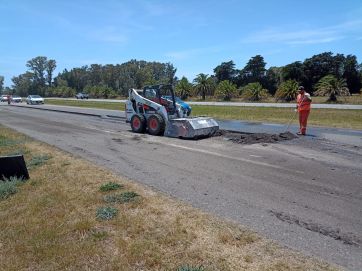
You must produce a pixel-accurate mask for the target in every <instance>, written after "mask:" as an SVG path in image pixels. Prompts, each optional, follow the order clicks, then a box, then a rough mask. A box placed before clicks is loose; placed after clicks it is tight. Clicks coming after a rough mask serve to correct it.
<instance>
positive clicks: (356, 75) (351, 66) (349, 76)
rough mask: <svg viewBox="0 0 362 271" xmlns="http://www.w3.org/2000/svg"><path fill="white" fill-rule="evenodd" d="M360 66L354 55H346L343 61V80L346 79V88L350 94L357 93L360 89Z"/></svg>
mask: <svg viewBox="0 0 362 271" xmlns="http://www.w3.org/2000/svg"><path fill="white" fill-rule="evenodd" d="M360 72H361V70H360V66H359V65H358V62H357V58H356V56H355V55H348V56H346V58H345V61H344V73H343V78H345V79H346V82H347V87H348V89H349V91H350V92H351V93H358V92H359V91H360V89H361V87H362V85H361V83H362V82H361V80H362V77H361V74H360Z"/></svg>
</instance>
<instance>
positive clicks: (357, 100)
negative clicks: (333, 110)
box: [187, 95, 362, 104]
mask: <svg viewBox="0 0 362 271" xmlns="http://www.w3.org/2000/svg"><path fill="white" fill-rule="evenodd" d="M312 98H313V103H316V104H326V103H327V99H328V97H321V96H313V97H312ZM187 101H192V102H204V100H202V99H201V97H192V98H190V99H188V100H187ZM205 102H225V101H224V100H222V99H219V98H216V97H206V100H205ZM231 102H247V103H253V102H251V101H247V100H245V99H243V98H233V99H232V101H231ZM260 102H263V103H276V102H280V103H288V102H281V101H276V100H275V98H274V97H268V98H266V99H264V100H262V101H260ZM290 103H294V101H293V102H290ZM337 103H341V104H362V95H352V96H343V97H338V102H337Z"/></svg>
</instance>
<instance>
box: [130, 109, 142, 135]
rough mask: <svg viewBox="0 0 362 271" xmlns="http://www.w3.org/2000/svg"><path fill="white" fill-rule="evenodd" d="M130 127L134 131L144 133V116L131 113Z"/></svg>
mask: <svg viewBox="0 0 362 271" xmlns="http://www.w3.org/2000/svg"><path fill="white" fill-rule="evenodd" d="M131 128H132V131H133V132H135V133H144V131H145V130H146V118H145V116H143V115H139V114H137V115H133V116H132V118H131Z"/></svg>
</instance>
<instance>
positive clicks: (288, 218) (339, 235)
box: [270, 210, 362, 247]
mask: <svg viewBox="0 0 362 271" xmlns="http://www.w3.org/2000/svg"><path fill="white" fill-rule="evenodd" d="M270 213H271V214H272V215H274V216H275V217H276V218H278V219H279V220H281V221H283V222H287V223H289V224H295V225H297V226H300V227H302V228H304V229H307V230H309V231H312V232H316V233H320V234H322V235H324V236H328V237H331V238H333V239H335V240H337V241H341V242H343V243H344V244H347V245H352V246H356V247H360V245H361V243H362V242H361V240H360V239H359V238H358V237H357V236H355V235H354V234H353V233H343V232H341V230H340V229H333V228H332V227H328V226H323V225H320V224H318V223H315V222H312V221H310V220H307V221H303V220H302V219H300V218H299V217H297V216H294V215H289V214H286V213H283V212H277V211H273V210H270Z"/></svg>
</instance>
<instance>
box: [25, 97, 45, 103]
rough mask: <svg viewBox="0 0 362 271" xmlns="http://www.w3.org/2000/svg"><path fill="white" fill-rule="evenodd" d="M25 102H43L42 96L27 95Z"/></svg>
mask: <svg viewBox="0 0 362 271" xmlns="http://www.w3.org/2000/svg"><path fill="white" fill-rule="evenodd" d="M26 103H27V104H44V98H42V97H40V96H39V95H29V96H28V97H27V98H26Z"/></svg>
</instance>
